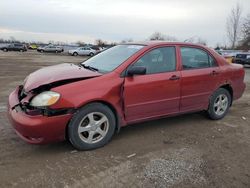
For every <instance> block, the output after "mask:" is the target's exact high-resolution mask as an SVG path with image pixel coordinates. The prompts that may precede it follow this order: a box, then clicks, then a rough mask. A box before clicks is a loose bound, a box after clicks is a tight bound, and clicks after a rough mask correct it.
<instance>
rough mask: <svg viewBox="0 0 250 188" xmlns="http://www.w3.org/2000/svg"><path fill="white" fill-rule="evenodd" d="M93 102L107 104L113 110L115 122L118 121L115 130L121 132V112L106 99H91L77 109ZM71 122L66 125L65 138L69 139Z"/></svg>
mask: <svg viewBox="0 0 250 188" xmlns="http://www.w3.org/2000/svg"><path fill="white" fill-rule="evenodd" d="M93 103H99V104H102V105H105V106H107V107H108V108H109V109H110V110H111V111H112V112H113V114H114V116H115V122H116V128H115V130H116V132H117V133H119V131H120V128H121V119H120V117H119V114H118V112H117V110H116V108H115V107H114V106H113V105H112V104H111V103H109V102H107V101H104V100H94V101H90V102H88V103H85V104H84V105H82V106H80V107H78V108H77V109H76V111H77V110H78V109H80V108H83V107H85V106H86V105H89V104H93ZM69 122H70V121H69ZM69 122H68V124H67V126H66V127H65V138H66V139H68V126H69Z"/></svg>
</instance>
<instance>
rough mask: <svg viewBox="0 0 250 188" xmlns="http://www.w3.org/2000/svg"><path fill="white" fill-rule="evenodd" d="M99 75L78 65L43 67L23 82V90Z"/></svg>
mask: <svg viewBox="0 0 250 188" xmlns="http://www.w3.org/2000/svg"><path fill="white" fill-rule="evenodd" d="M101 75H102V74H101V73H98V72H94V71H91V70H87V69H85V68H83V67H80V66H78V65H74V64H69V63H64V64H59V65H54V66H49V67H45V68H42V69H39V70H37V71H35V72H33V73H31V74H30V75H29V76H28V77H27V78H26V79H25V81H24V90H25V91H26V92H29V91H31V90H34V89H37V88H38V87H42V86H46V85H50V86H52V85H53V84H54V85H57V86H58V85H60V84H58V83H61V84H66V83H70V82H74V81H79V80H84V79H88V78H93V77H97V76H101Z"/></svg>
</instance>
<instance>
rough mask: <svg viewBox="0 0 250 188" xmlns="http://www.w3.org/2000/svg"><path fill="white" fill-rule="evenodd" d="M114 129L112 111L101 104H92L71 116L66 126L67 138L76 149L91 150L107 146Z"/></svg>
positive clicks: (114, 122) (114, 123)
mask: <svg viewBox="0 0 250 188" xmlns="http://www.w3.org/2000/svg"><path fill="white" fill-rule="evenodd" d="M115 127H116V121H115V116H114V114H113V112H112V110H110V108H108V107H107V106H105V105H103V104H100V103H92V104H89V105H87V106H85V107H83V108H82V109H80V110H79V111H78V112H77V113H76V114H75V115H74V116H73V118H72V119H71V121H70V123H69V126H68V136H69V140H70V142H71V144H72V145H73V146H74V147H75V148H76V149H78V150H91V149H96V148H99V147H102V146H104V145H105V144H107V143H108V142H109V141H110V139H111V138H112V136H113V134H114V131H115Z"/></svg>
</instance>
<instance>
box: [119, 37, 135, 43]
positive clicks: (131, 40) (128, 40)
mask: <svg viewBox="0 0 250 188" xmlns="http://www.w3.org/2000/svg"><path fill="white" fill-rule="evenodd" d="M133 41H134V40H133V39H132V38H127V39H123V40H121V43H128V42H133Z"/></svg>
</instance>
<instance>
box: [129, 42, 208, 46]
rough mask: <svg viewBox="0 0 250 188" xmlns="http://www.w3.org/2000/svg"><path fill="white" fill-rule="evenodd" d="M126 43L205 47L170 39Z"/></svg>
mask: <svg viewBox="0 0 250 188" xmlns="http://www.w3.org/2000/svg"><path fill="white" fill-rule="evenodd" d="M124 44H130V45H144V46H159V45H183V46H200V47H204V46H203V45H200V44H194V43H187V42H168V41H157V40H154V41H142V42H128V43H124Z"/></svg>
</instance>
